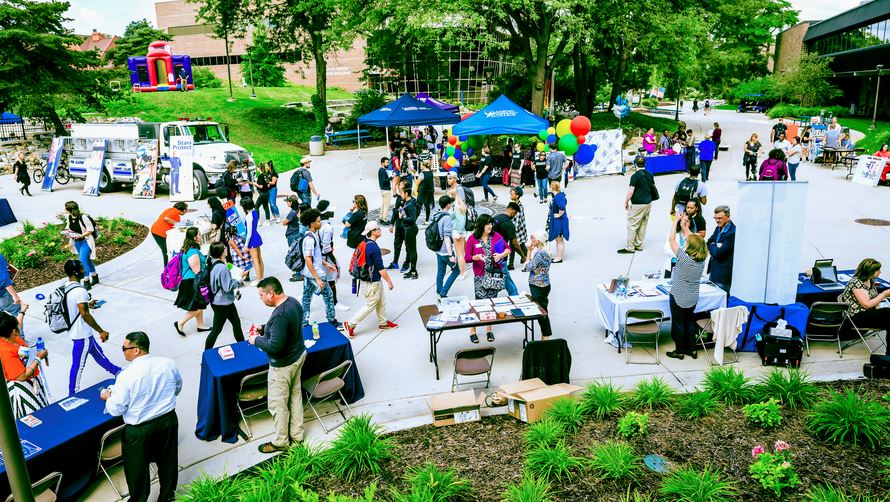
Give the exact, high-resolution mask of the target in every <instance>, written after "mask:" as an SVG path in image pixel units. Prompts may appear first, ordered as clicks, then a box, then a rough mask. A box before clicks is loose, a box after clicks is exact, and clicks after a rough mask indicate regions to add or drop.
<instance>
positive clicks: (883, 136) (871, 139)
mask: <svg viewBox="0 0 890 502" xmlns="http://www.w3.org/2000/svg"><path fill="white" fill-rule="evenodd" d="M840 123H841V125H842V126H844V127H849V128H850V129H853V130H856V131H859V132H861V133H863V134H865V137H864V138H862V139H861V140H859V141H857V142H856V148H865V153H867V154H869V155H871V154H873V153H875V152H876V151H878V150H879V149H880V148H881V145H883V144H884V143H887V142H890V122H880V121H879V122H876V123H875V130H874V131H869V130H868V128H869V126H870V125H871V120H870V119H859V118H842V119H840Z"/></svg>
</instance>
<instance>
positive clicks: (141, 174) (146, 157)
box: [133, 140, 158, 199]
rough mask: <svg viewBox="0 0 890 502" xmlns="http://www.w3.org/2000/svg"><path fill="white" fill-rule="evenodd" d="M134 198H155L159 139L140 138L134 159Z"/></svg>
mask: <svg viewBox="0 0 890 502" xmlns="http://www.w3.org/2000/svg"><path fill="white" fill-rule="evenodd" d="M133 167H134V172H133V175H134V176H133V179H134V181H133V198H135V199H154V198H155V189H156V188H157V174H158V141H157V140H140V141H139V143H138V144H137V146H136V158H135V159H133Z"/></svg>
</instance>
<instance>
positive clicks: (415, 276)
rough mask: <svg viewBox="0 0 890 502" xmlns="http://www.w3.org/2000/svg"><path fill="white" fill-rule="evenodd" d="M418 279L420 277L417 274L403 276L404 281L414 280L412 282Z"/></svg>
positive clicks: (411, 273)
mask: <svg viewBox="0 0 890 502" xmlns="http://www.w3.org/2000/svg"><path fill="white" fill-rule="evenodd" d="M418 277H419V276H418V275H417V272H408V273H407V274H405V275H403V276H402V278H403V279H412V280H413V279H417V278H418Z"/></svg>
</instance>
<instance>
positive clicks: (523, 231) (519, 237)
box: [507, 186, 528, 270]
mask: <svg viewBox="0 0 890 502" xmlns="http://www.w3.org/2000/svg"><path fill="white" fill-rule="evenodd" d="M522 194H523V190H522V187H521V186H515V187H513V188H511V189H510V201H511V202H515V203H516V205H517V206H519V211H516V216H514V217H513V226H515V227H516V241H517V242H519V245H520V246H522V255H523V256H528V248H527V247H526V246H525V243H526V241H527V240H528V228H526V226H525V207H523V206H522V201H521V200H520V199H521V198H522ZM517 254H518V253H510V263H509V265H507V268H508V269H509V270H513V257H514V256H515V255H517Z"/></svg>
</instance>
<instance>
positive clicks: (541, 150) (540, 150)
mask: <svg viewBox="0 0 890 502" xmlns="http://www.w3.org/2000/svg"><path fill="white" fill-rule="evenodd" d="M537 148H538V151H539V152H543V151H544V143H541V142H538V146H537Z"/></svg>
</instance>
